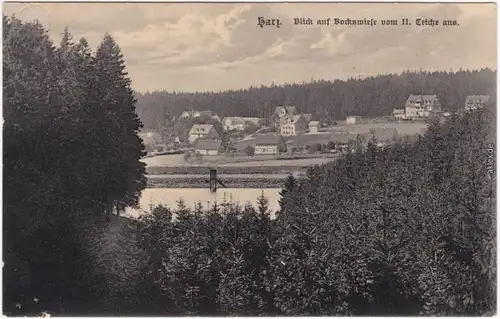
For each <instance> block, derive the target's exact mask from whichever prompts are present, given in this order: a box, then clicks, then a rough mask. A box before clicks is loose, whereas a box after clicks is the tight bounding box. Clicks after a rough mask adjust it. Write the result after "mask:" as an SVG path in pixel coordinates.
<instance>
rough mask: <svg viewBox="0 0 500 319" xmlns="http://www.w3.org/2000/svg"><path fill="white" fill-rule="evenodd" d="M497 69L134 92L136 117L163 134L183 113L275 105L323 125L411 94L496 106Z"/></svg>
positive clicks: (251, 112) (243, 112)
mask: <svg viewBox="0 0 500 319" xmlns="http://www.w3.org/2000/svg"><path fill="white" fill-rule="evenodd" d="M495 79H496V70H490V69H482V70H474V71H469V70H466V71H463V70H460V71H458V72H446V71H439V72H404V73H402V74H399V75H396V74H388V75H379V76H376V77H368V78H365V79H349V80H347V81H341V80H334V81H329V80H321V81H313V82H310V83H302V84H298V83H296V84H285V85H273V86H270V87H267V86H261V87H258V88H257V87H250V88H248V89H244V90H236V91H235V90H232V91H225V92H196V93H179V92H168V91H162V92H147V93H145V94H141V93H136V98H137V113H138V114H139V117H140V119H141V121H142V122H143V124H144V128H145V129H146V130H161V129H162V128H163V127H164V126H165V125H169V124H167V123H168V122H167V119H172V118H173V117H174V116H175V117H177V116H179V115H180V114H181V113H182V112H183V111H185V110H191V109H194V110H205V109H209V110H211V111H213V112H216V113H217V114H218V115H219V116H220V117H221V118H223V117H225V116H258V117H268V116H270V115H271V114H272V112H274V109H275V108H276V106H277V105H295V106H297V109H298V111H299V112H302V113H312V114H313V118H321V119H324V120H325V121H326V122H327V123H328V122H333V121H335V120H341V119H344V118H345V116H346V115H360V116H366V117H376V116H383V115H389V114H391V112H392V110H393V109H394V108H395V107H401V106H402V105H404V102H405V101H406V99H407V98H408V96H409V95H410V94H437V95H438V97H439V99H440V100H441V103H442V106H443V109H445V110H449V111H452V110H455V109H456V108H460V107H462V105H463V103H464V101H465V98H466V97H467V95H472V94H488V95H490V96H491V97H492V103H496V90H495V88H496V85H495Z"/></svg>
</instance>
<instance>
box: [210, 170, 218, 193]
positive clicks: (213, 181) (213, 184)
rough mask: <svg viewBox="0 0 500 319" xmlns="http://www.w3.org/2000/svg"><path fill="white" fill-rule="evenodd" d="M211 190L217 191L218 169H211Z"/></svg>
mask: <svg viewBox="0 0 500 319" xmlns="http://www.w3.org/2000/svg"><path fill="white" fill-rule="evenodd" d="M210 191H211V192H216V191H217V171H216V170H215V169H213V168H211V169H210Z"/></svg>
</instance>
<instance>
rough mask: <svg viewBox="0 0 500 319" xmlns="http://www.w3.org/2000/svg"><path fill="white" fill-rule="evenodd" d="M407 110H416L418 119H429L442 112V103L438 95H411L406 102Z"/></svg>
mask: <svg viewBox="0 0 500 319" xmlns="http://www.w3.org/2000/svg"><path fill="white" fill-rule="evenodd" d="M405 108H411V109H415V110H416V113H417V116H418V117H429V116H431V115H433V114H434V113H436V112H440V111H441V102H440V101H439V99H438V97H437V95H436V94H433V95H422V94H420V95H417V94H411V95H410V96H409V97H408V99H407V100H406V103H405Z"/></svg>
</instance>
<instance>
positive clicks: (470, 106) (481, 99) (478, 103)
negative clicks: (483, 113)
mask: <svg viewBox="0 0 500 319" xmlns="http://www.w3.org/2000/svg"><path fill="white" fill-rule="evenodd" d="M489 101H490V96H489V95H469V96H467V98H466V99H465V111H466V112H470V111H473V110H477V109H482V108H484V107H485V106H486V105H488V102H489Z"/></svg>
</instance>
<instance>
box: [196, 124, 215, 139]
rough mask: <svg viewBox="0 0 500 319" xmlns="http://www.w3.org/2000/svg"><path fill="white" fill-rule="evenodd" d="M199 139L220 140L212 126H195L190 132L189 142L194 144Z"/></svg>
mask: <svg viewBox="0 0 500 319" xmlns="http://www.w3.org/2000/svg"><path fill="white" fill-rule="evenodd" d="M197 139H212V140H216V139H219V134H218V133H217V131H216V130H215V127H214V126H213V125H211V124H194V125H193V126H192V127H191V130H190V131H189V142H190V143H194V142H195V141H196V140H197Z"/></svg>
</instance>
